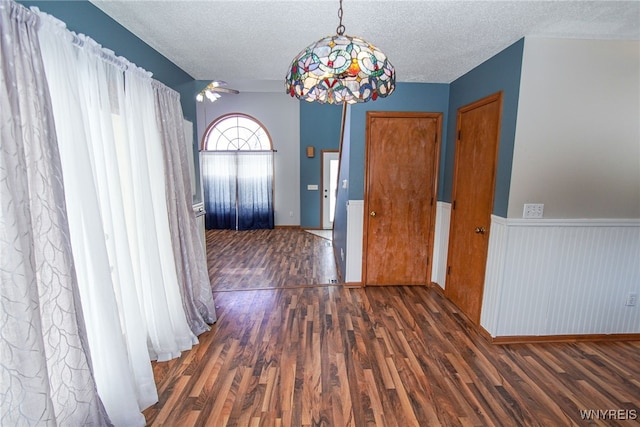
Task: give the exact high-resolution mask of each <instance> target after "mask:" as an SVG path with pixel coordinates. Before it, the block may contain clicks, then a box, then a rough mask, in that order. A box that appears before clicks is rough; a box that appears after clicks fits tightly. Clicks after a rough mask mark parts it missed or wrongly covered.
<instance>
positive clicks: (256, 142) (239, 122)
mask: <svg viewBox="0 0 640 427" xmlns="http://www.w3.org/2000/svg"><path fill="white" fill-rule="evenodd" d="M202 149H203V150H206V151H236V150H242V151H265V150H272V149H273V145H272V144H271V137H269V133H268V132H267V130H266V129H265V128H264V126H262V124H261V123H260V122H259V121H258V120H256V119H254V118H253V117H251V116H249V115H246V114H239V113H233V114H227V115H226V116H222V117H220V118H219V119H217V120H215V121H213V122H212V123H211V124H210V125H209V127H208V128H207V131H206V132H205V135H204V138H203V141H202Z"/></svg>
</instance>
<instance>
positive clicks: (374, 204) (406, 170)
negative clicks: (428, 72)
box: [362, 111, 442, 285]
mask: <svg viewBox="0 0 640 427" xmlns="http://www.w3.org/2000/svg"><path fill="white" fill-rule="evenodd" d="M441 127H442V114H441V113H407V112H379V111H376V112H373V111H370V112H368V113H367V126H366V145H367V146H366V171H365V175H366V176H365V197H364V209H365V210H364V212H365V213H364V236H363V257H362V261H363V268H362V276H363V277H362V280H363V284H364V285H420V284H428V283H429V282H430V278H429V271H430V269H431V268H430V259H431V258H432V252H433V250H432V248H433V227H434V220H435V203H436V200H437V177H438V164H439V158H440V154H439V153H440V135H441Z"/></svg>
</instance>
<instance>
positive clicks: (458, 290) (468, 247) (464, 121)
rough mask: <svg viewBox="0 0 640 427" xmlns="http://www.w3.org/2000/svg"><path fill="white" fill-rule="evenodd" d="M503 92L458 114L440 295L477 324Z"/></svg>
mask: <svg viewBox="0 0 640 427" xmlns="http://www.w3.org/2000/svg"><path fill="white" fill-rule="evenodd" d="M501 111H502V93H497V94H495V95H491V96H489V97H487V98H483V99H481V100H479V101H477V102H474V103H473V104H470V105H468V106H466V107H462V108H460V109H459V110H458V122H457V123H458V125H457V126H458V127H457V131H458V139H457V142H456V148H455V150H456V154H455V167H454V178H453V179H454V181H453V193H452V209H451V225H450V229H449V252H448V258H447V264H448V267H447V279H446V285H445V295H446V296H447V297H448V298H449V299H451V300H452V301H453V302H454V303H455V304H456V305H457V306H458V307H459V308H460V309H461V310H462V311H463V312H464V313H466V314H467V316H468V317H469V318H470V319H471V320H472V321H473V322H475V323H476V324H479V323H480V310H481V308H482V296H483V291H484V274H485V270H486V263H487V251H488V247H489V226H490V224H491V213H492V211H493V195H494V187H495V177H496V165H497V154H498V141H499V134H500V114H501Z"/></svg>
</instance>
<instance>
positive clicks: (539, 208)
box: [522, 203, 544, 219]
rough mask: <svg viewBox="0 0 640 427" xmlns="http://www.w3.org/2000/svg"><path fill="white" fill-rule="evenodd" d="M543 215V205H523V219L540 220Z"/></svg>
mask: <svg viewBox="0 0 640 427" xmlns="http://www.w3.org/2000/svg"><path fill="white" fill-rule="evenodd" d="M543 214H544V204H543V203H525V205H524V212H523V213H522V217H523V218H529V219H530V218H542V217H543Z"/></svg>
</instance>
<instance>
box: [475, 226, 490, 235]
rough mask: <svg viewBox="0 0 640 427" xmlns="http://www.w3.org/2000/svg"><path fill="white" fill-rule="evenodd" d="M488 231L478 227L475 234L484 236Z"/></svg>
mask: <svg viewBox="0 0 640 427" xmlns="http://www.w3.org/2000/svg"><path fill="white" fill-rule="evenodd" d="M485 231H487V230H486V229H485V228H484V227H476V229H475V232H476V234H484V232H485Z"/></svg>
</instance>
